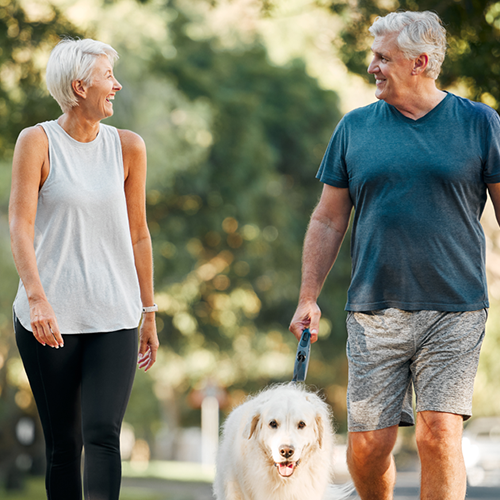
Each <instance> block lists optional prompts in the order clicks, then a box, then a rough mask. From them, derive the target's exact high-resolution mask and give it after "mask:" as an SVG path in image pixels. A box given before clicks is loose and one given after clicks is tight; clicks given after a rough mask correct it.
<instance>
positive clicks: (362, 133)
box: [317, 93, 500, 311]
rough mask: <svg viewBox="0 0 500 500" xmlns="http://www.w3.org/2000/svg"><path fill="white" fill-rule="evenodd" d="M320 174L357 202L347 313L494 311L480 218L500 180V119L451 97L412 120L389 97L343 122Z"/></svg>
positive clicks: (487, 109)
mask: <svg viewBox="0 0 500 500" xmlns="http://www.w3.org/2000/svg"><path fill="white" fill-rule="evenodd" d="M317 178H318V179H320V180H321V181H322V182H323V183H326V184H329V185H332V186H336V187H340V188H348V189H349V193H350V196H351V199H352V202H353V204H354V209H355V212H354V220H353V227H352V235H351V257H352V275H351V285H350V287H349V291H348V299H347V305H346V309H347V310H349V311H371V310H377V309H386V308H389V307H396V308H399V309H403V310H409V311H414V310H421V309H427V310H438V311H473V310H478V309H482V308H484V307H488V294H487V288H486V272H485V239H484V233H483V230H482V227H481V224H480V218H481V214H482V212H483V209H484V205H485V202H486V196H487V194H486V193H487V189H486V184H487V183H498V182H500V118H499V116H498V114H497V113H496V112H495V111H494V110H493V109H491V108H490V107H488V106H486V105H484V104H480V103H476V102H472V101H469V100H468V99H463V98H461V97H458V96H455V95H453V94H451V93H448V94H447V96H446V97H445V98H444V99H443V100H442V101H441V103H440V104H438V105H437V106H436V107H435V108H434V109H433V110H432V111H430V112H429V113H428V114H426V115H425V116H423V117H422V118H420V119H419V120H412V119H410V118H407V117H405V116H404V115H402V114H401V113H400V112H399V111H398V110H397V109H396V108H394V107H393V106H391V105H390V104H387V103H386V102H384V101H378V102H376V103H374V104H371V105H369V106H366V107H363V108H359V109H356V110H354V111H352V112H350V113H348V114H347V115H345V116H344V118H343V119H342V120H341V122H340V123H339V124H338V126H337V128H336V130H335V132H334V133H333V136H332V138H331V140H330V143H329V145H328V148H327V150H326V153H325V156H324V158H323V161H322V163H321V166H320V168H319V171H318V174H317Z"/></svg>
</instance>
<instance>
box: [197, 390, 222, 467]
mask: <svg viewBox="0 0 500 500" xmlns="http://www.w3.org/2000/svg"><path fill="white" fill-rule="evenodd" d="M218 447H219V401H218V400H217V398H216V397H215V396H206V397H205V398H203V402H202V403H201V463H202V464H203V466H207V467H213V466H215V457H216V455H217V448H218Z"/></svg>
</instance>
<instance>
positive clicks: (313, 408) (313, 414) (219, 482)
mask: <svg viewBox="0 0 500 500" xmlns="http://www.w3.org/2000/svg"><path fill="white" fill-rule="evenodd" d="M333 446H334V433H333V429H332V423H331V412H330V408H329V406H328V405H327V404H326V403H325V402H324V401H323V400H322V399H321V398H320V397H319V396H318V395H316V394H315V393H312V392H309V391H307V390H306V389H305V388H304V387H303V386H302V385H299V384H295V383H290V384H285V385H278V386H273V387H271V388H269V389H267V390H264V391H263V392H261V393H260V394H258V395H257V396H255V397H253V398H251V399H249V400H247V401H246V402H245V403H243V404H242V405H240V406H238V407H237V408H236V409H235V410H233V411H232V412H231V414H230V415H229V417H228V418H227V420H226V423H225V425H224V432H223V438H222V442H221V446H220V448H219V453H218V457H217V467H216V476H215V482H214V494H215V497H216V499H217V500H341V499H343V498H347V497H348V496H349V495H350V493H351V492H352V490H353V488H352V486H350V485H348V487H339V486H334V485H333V484H330V483H331V480H332V476H333V470H332V469H333V463H332V462H333Z"/></svg>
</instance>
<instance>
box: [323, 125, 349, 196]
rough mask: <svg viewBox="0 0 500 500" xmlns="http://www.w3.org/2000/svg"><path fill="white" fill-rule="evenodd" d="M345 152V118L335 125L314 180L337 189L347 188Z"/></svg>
mask: <svg viewBox="0 0 500 500" xmlns="http://www.w3.org/2000/svg"><path fill="white" fill-rule="evenodd" d="M346 151H347V131H346V123H345V118H343V119H342V120H341V121H340V123H339V124H338V125H337V127H336V129H335V131H334V132H333V135H332V137H331V139H330V142H329V143H328V147H327V148H326V151H325V155H324V156H323V160H322V161H321V165H320V166H319V170H318V173H317V174H316V178H317V179H319V180H320V181H321V182H323V183H325V184H329V185H330V186H334V187H338V188H347V187H349V177H348V173H347V166H346V161H345V156H346Z"/></svg>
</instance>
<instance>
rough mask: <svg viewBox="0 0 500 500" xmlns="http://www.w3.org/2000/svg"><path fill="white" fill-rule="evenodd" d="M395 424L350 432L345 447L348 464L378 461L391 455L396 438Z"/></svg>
mask: <svg viewBox="0 0 500 500" xmlns="http://www.w3.org/2000/svg"><path fill="white" fill-rule="evenodd" d="M397 432H398V428H397V426H393V427H388V428H386V429H380V430H376V431H368V432H351V433H350V434H349V442H348V447H347V460H348V463H349V465H350V466H357V465H360V466H367V465H369V464H370V463H372V462H375V463H380V462H381V461H383V460H384V459H387V458H389V457H390V456H391V453H392V450H393V448H394V445H395V444H396V439H397Z"/></svg>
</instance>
